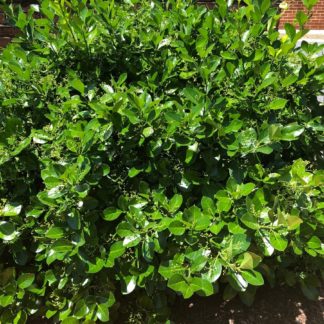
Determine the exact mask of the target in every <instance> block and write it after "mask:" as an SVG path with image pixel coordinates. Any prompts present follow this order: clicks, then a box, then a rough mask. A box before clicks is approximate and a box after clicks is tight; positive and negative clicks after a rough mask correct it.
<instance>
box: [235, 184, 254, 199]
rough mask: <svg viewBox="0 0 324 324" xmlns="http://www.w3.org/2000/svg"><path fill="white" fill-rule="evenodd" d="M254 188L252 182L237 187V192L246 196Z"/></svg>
mask: <svg viewBox="0 0 324 324" xmlns="http://www.w3.org/2000/svg"><path fill="white" fill-rule="evenodd" d="M254 188H255V184H254V183H252V182H249V183H245V184H241V185H239V187H238V192H239V193H240V194H241V195H242V196H248V195H249V194H250V193H251V192H252V191H253V189H254Z"/></svg>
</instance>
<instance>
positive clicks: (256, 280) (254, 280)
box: [241, 270, 264, 286]
mask: <svg viewBox="0 0 324 324" xmlns="http://www.w3.org/2000/svg"><path fill="white" fill-rule="evenodd" d="M241 274H242V277H243V278H244V279H245V280H246V281H247V282H248V283H249V284H251V285H253V286H262V285H263V284H264V280H263V277H262V275H261V273H260V272H258V271H255V270H244V271H242V272H241Z"/></svg>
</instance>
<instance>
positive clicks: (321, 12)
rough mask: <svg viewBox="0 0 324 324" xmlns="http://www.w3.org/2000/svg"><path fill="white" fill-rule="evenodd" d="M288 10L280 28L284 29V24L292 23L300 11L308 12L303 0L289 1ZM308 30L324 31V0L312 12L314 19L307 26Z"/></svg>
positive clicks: (320, 0)
mask: <svg viewBox="0 0 324 324" xmlns="http://www.w3.org/2000/svg"><path fill="white" fill-rule="evenodd" d="M286 2H287V3H288V9H287V10H285V11H284V14H283V16H282V18H281V20H280V25H279V28H283V25H284V23H286V22H289V23H292V22H293V21H294V18H295V15H296V13H297V12H298V11H304V12H306V9H305V7H304V5H303V2H302V0H287V1H286ZM306 27H307V28H308V29H323V30H324V0H319V1H318V3H317V4H316V5H315V6H314V8H313V10H312V17H311V19H310V21H309V23H308V24H307V25H306Z"/></svg>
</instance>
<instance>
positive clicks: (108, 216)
mask: <svg viewBox="0 0 324 324" xmlns="http://www.w3.org/2000/svg"><path fill="white" fill-rule="evenodd" d="M121 214H122V211H121V210H120V209H117V208H115V207H108V208H106V209H105V210H104V211H103V216H102V218H103V219H104V220H106V221H113V220H115V219H117V218H118V217H119V216H120V215H121Z"/></svg>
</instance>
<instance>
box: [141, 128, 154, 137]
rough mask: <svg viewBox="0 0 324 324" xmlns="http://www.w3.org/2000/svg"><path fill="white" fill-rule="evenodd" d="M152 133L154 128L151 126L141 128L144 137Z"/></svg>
mask: <svg viewBox="0 0 324 324" xmlns="http://www.w3.org/2000/svg"><path fill="white" fill-rule="evenodd" d="M153 133H154V129H153V128H152V127H146V128H144V129H143V135H144V137H150V136H151V135H152V134H153Z"/></svg>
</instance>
